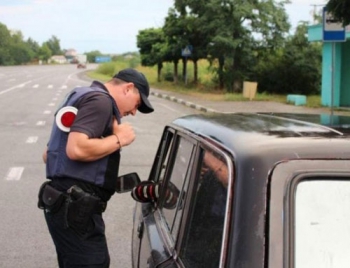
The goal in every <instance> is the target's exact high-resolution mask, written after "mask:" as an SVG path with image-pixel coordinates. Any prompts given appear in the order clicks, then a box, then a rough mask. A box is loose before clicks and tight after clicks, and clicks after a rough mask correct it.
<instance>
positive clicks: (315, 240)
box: [267, 160, 350, 268]
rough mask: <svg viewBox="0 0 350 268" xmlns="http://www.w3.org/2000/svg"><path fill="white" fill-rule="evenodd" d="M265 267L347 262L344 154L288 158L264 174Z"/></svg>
mask: <svg viewBox="0 0 350 268" xmlns="http://www.w3.org/2000/svg"><path fill="white" fill-rule="evenodd" d="M270 189H271V195H270V201H269V220H268V226H269V228H268V235H267V239H268V244H269V249H268V267H285V268H307V267H318V268H326V267H348V266H349V263H350V210H349V207H350V160H291V161H286V162H281V163H279V164H277V165H276V166H275V168H274V169H273V171H272V173H271V178H270Z"/></svg>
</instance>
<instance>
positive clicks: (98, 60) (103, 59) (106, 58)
mask: <svg viewBox="0 0 350 268" xmlns="http://www.w3.org/2000/svg"><path fill="white" fill-rule="evenodd" d="M111 60H112V59H111V57H110V56H96V57H95V62H96V63H102V62H110V61H111Z"/></svg>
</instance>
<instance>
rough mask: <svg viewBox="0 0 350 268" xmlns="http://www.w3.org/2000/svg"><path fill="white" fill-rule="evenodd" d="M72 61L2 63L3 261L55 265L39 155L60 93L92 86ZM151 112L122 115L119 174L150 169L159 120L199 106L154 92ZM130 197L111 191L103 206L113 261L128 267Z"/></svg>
mask: <svg viewBox="0 0 350 268" xmlns="http://www.w3.org/2000/svg"><path fill="white" fill-rule="evenodd" d="M82 72H84V70H82V69H77V68H76V66H75V65H64V66H18V67H0V107H1V108H2V112H1V113H0V128H1V131H0V146H1V148H2V150H1V154H0V163H1V165H0V196H1V198H0V213H1V216H0V226H1V228H0V248H1V250H0V268H21V267H25V268H51V267H58V266H57V263H56V254H55V249H54V246H53V243H52V241H51V237H50V236H49V233H48V230H47V227H46V224H45V221H44V218H43V214H42V211H41V210H39V209H38V208H37V193H38V189H39V187H40V185H41V184H42V183H43V182H44V181H45V166H44V164H43V162H42V159H41V155H42V152H43V150H44V149H45V147H46V143H47V141H48V138H49V134H50V131H51V127H52V121H53V114H54V112H55V110H56V107H57V106H58V105H59V103H60V102H61V100H62V99H63V98H64V96H65V94H66V93H68V92H69V90H70V89H72V88H74V87H76V86H84V85H89V84H90V82H89V81H87V80H85V79H81V77H82V76H81V75H80V74H81V73H82ZM150 100H151V102H152V104H153V105H154V107H155V112H154V113H153V114H151V115H143V114H139V113H138V114H137V115H136V116H135V117H126V118H123V119H122V121H124V122H125V121H129V122H131V123H132V124H133V126H134V128H135V132H136V140H135V142H134V143H133V144H131V145H130V146H128V147H125V148H123V151H122V160H121V167H120V174H124V173H128V172H133V171H136V172H138V173H139V175H140V177H141V178H142V179H143V180H146V179H147V177H148V175H149V170H150V167H151V165H152V163H153V158H154V155H155V152H156V150H157V146H158V142H159V139H160V137H161V134H162V131H163V127H164V125H165V124H166V123H169V122H171V121H172V120H173V119H175V118H177V117H179V116H182V115H186V114H191V113H200V111H199V110H196V109H192V108H190V107H187V106H184V105H182V104H180V103H176V102H171V101H168V100H167V99H164V98H159V97H157V96H154V95H151V96H150ZM133 206H134V202H133V200H132V198H131V197H130V194H129V193H125V194H115V195H114V196H113V197H112V199H111V201H110V202H109V204H108V208H107V211H106V212H105V213H104V218H105V223H106V233H107V237H108V244H109V249H110V255H111V267H122V268H124V267H131V254H130V250H131V249H130V248H131V228H132V211H133Z"/></svg>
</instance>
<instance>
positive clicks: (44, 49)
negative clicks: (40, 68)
mask: <svg viewBox="0 0 350 268" xmlns="http://www.w3.org/2000/svg"><path fill="white" fill-rule="evenodd" d="M51 56H52V52H51V50H50V48H49V46H48V45H47V43H46V42H44V43H43V45H42V46H41V47H40V50H39V59H40V60H42V61H44V62H47V61H48V59H49V58H50V57H51Z"/></svg>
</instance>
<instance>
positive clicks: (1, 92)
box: [0, 81, 32, 95]
mask: <svg viewBox="0 0 350 268" xmlns="http://www.w3.org/2000/svg"><path fill="white" fill-rule="evenodd" d="M31 82H32V81H27V82H25V83H23V84H19V85H17V86H14V87H10V88H8V89H5V90H3V91H0V95H2V94H5V93H7V92H10V91H12V90H14V89H16V88H22V87H24V86H25V85H26V84H29V83H31Z"/></svg>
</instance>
